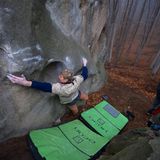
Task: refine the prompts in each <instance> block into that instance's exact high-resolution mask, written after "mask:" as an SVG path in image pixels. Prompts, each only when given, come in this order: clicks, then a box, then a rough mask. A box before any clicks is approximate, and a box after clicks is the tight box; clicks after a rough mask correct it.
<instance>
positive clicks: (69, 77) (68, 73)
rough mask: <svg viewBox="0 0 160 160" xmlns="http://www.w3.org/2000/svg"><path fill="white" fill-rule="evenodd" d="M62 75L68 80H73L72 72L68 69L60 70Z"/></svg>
mask: <svg viewBox="0 0 160 160" xmlns="http://www.w3.org/2000/svg"><path fill="white" fill-rule="evenodd" d="M61 74H62V76H63V77H64V79H67V80H68V82H73V80H74V78H73V72H72V71H71V70H69V69H64V70H63V71H62V72H61Z"/></svg>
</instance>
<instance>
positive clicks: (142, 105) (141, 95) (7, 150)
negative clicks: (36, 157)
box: [0, 64, 160, 160]
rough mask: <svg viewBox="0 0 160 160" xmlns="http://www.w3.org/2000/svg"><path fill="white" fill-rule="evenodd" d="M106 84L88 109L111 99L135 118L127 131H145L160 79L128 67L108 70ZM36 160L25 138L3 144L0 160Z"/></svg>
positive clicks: (108, 68) (88, 103) (147, 71)
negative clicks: (149, 109) (143, 129)
mask: <svg viewBox="0 0 160 160" xmlns="http://www.w3.org/2000/svg"><path fill="white" fill-rule="evenodd" d="M106 72H107V82H106V84H105V85H104V86H103V87H102V88H101V89H100V90H99V91H98V92H95V93H92V94H90V95H89V100H88V102H87V104H86V105H85V109H88V108H91V107H92V106H95V105H96V104H97V103H99V102H100V101H101V100H102V96H103V95H106V96H107V97H108V102H109V103H111V104H112V105H113V106H114V107H115V108H117V109H118V110H119V111H121V112H124V111H125V110H126V109H127V108H128V107H129V108H130V111H132V112H133V113H134V115H135V119H134V120H133V121H130V122H129V123H128V125H127V126H126V128H125V130H124V131H128V130H131V129H133V128H140V127H146V121H147V119H148V117H147V116H146V115H145V112H146V110H147V109H148V108H149V106H150V105H151V103H152V101H153V98H154V96H155V93H156V86H157V84H158V82H159V78H160V76H152V75H151V72H150V70H149V69H147V68H145V67H141V68H140V67H136V66H129V65H127V64H126V65H125V64H123V65H118V67H115V66H114V67H113V66H106ZM74 118H76V117H73V116H72V115H71V114H70V113H69V114H67V115H65V116H64V117H63V119H62V121H63V122H64V121H68V120H72V119H74ZM11 159H12V160H33V158H32V155H31V153H30V152H29V148H28V146H27V141H26V136H23V137H19V138H13V139H10V140H8V141H5V142H3V143H1V144H0V160H11Z"/></svg>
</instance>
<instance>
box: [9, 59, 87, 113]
mask: <svg viewBox="0 0 160 160" xmlns="http://www.w3.org/2000/svg"><path fill="white" fill-rule="evenodd" d="M82 62H83V67H82V73H81V75H77V76H73V73H72V72H71V71H70V70H68V69H65V70H64V71H62V72H61V73H60V75H59V76H58V78H59V82H57V83H53V84H51V83H46V82H38V81H30V80H27V79H26V78H25V77H24V76H23V75H22V76H21V77H18V76H15V75H12V74H8V75H7V77H8V79H9V80H10V81H11V82H12V83H15V84H18V85H22V86H26V87H31V88H34V89H38V90H41V91H44V92H50V93H54V94H57V95H58V96H59V98H60V102H61V104H65V105H66V106H68V107H69V109H70V110H71V111H72V113H73V114H74V115H75V114H77V113H78V107H77V104H76V102H77V100H79V99H81V100H85V101H86V100H88V95H87V94H85V93H82V92H81V91H80V90H79V87H80V84H81V83H82V82H83V81H85V80H86V79H87V77H88V69H87V59H85V58H82Z"/></svg>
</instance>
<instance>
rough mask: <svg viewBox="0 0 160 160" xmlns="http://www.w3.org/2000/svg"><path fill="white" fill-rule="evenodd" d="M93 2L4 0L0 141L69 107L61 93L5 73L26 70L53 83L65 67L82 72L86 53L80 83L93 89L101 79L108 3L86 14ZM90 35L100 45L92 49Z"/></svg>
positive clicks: (0, 34)
mask: <svg viewBox="0 0 160 160" xmlns="http://www.w3.org/2000/svg"><path fill="white" fill-rule="evenodd" d="M91 3H93V4H94V3H96V2H94V1H93V2H92V1H91V2H87V3H85V1H84V2H81V1H74V0H71V1H65V0H62V1H50V0H48V1H46V0H39V1H34V0H22V1H17V0H12V1H11V0H2V1H1V2H0V81H1V83H0V91H1V96H0V141H2V140H5V139H7V138H9V137H12V136H16V135H21V134H24V133H26V132H27V131H29V130H30V129H35V128H42V127H48V126H50V125H51V124H52V122H54V121H55V120H56V119H57V118H59V117H61V116H62V115H63V114H64V112H65V110H66V108H65V106H63V105H61V104H60V103H59V100H58V97H57V96H54V95H51V94H48V93H43V92H40V91H36V90H33V89H30V88H25V87H21V86H17V85H13V84H11V83H10V82H9V81H8V80H7V78H6V74H7V73H13V74H16V75H20V74H22V73H23V74H24V75H25V76H26V77H27V79H34V80H39V81H47V82H51V83H53V82H56V81H57V75H58V74H59V73H60V72H61V70H62V69H63V68H65V67H67V68H69V69H72V70H73V71H74V73H75V74H76V73H78V72H79V70H80V68H81V65H82V64H81V63H82V61H81V60H82V57H86V58H87V59H88V61H89V63H88V64H89V66H88V67H89V78H88V80H87V81H86V82H85V83H84V84H83V85H82V86H81V87H82V88H81V89H82V90H83V91H85V92H91V91H95V90H97V89H99V88H100V87H101V86H102V85H103V83H104V81H105V79H106V76H105V72H104V68H103V64H104V60H103V56H104V46H103V44H104V43H105V37H104V36H103V34H104V33H103V32H102V30H103V28H104V25H105V12H106V9H105V3H104V4H101V6H100V7H98V6H95V7H97V9H96V10H95V11H92V14H93V15H92V16H91V15H89V16H87V12H88V8H89V5H91ZM96 5H99V4H96ZM92 8H93V7H92ZM98 16H100V17H101V19H99V18H100V17H99V18H98ZM90 17H91V18H90ZM88 20H90V22H88ZM101 34H102V38H101V42H99V44H98V43H96V41H98V39H99V37H100V36H101ZM91 37H96V38H95V40H94V42H93V43H95V44H96V45H95V46H97V47H96V51H94V52H93V53H92V54H91V52H90V44H89V39H90V38H91ZM100 45H101V46H100ZM97 53H98V54H97Z"/></svg>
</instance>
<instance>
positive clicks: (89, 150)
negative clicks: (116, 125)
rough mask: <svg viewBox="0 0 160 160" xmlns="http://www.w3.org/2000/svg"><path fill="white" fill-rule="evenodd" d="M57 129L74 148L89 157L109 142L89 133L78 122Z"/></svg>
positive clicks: (91, 132)
mask: <svg viewBox="0 0 160 160" xmlns="http://www.w3.org/2000/svg"><path fill="white" fill-rule="evenodd" d="M59 128H60V129H61V130H62V132H63V133H64V135H65V136H66V137H67V138H68V139H69V141H70V142H71V143H72V144H73V145H74V146H75V147H76V148H78V149H79V150H81V151H82V152H83V153H85V154H87V155H89V156H91V157H92V156H94V155H95V154H96V153H97V152H98V151H99V150H100V149H101V148H102V147H103V146H104V145H105V144H106V143H107V142H109V140H108V139H106V138H104V137H102V136H100V135H99V134H96V133H95V132H93V131H91V130H90V129H89V128H88V127H86V126H85V125H84V124H83V123H82V122H81V121H79V120H74V121H72V122H69V123H66V124H63V125H60V126H59Z"/></svg>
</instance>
